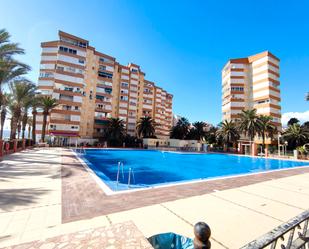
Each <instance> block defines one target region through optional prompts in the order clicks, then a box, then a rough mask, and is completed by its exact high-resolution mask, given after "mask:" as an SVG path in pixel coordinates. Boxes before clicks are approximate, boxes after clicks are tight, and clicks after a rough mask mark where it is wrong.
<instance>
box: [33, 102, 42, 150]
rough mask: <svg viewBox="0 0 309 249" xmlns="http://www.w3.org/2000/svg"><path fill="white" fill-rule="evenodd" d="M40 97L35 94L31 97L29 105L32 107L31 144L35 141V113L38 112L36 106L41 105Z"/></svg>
mask: <svg viewBox="0 0 309 249" xmlns="http://www.w3.org/2000/svg"><path fill="white" fill-rule="evenodd" d="M41 99H42V98H41V97H40V96H35V97H34V98H33V99H32V103H31V107H32V141H33V144H35V143H36V134H35V131H36V115H37V114H38V112H37V108H38V107H39V106H40V105H41Z"/></svg>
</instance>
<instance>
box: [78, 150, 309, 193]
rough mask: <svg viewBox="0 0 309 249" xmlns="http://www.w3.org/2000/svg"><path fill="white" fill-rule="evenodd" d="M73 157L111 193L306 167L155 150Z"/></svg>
mask: <svg viewBox="0 0 309 249" xmlns="http://www.w3.org/2000/svg"><path fill="white" fill-rule="evenodd" d="M77 154H78V156H79V157H80V158H81V159H82V160H83V161H84V162H85V163H86V164H87V166H88V167H89V168H90V169H91V170H92V171H93V172H94V173H95V174H96V175H97V176H98V177H99V178H100V179H101V180H103V181H104V183H105V184H106V185H107V186H108V187H109V188H110V189H111V190H113V191H120V190H126V189H134V188H145V187H155V186H160V185H165V184H171V183H181V182H187V181H192V180H202V179H212V178H219V177H227V176H234V175H242V174H248V173H259V172H265V171H270V170H278V169H286V168H293V167H299V166H306V165H309V163H306V162H301V161H292V160H277V159H264V158H257V157H248V156H237V155H228V154H212V153H209V154H197V153H188V152H185V153H179V152H167V151H157V150H156V151H152V150H124V149H123V150H122V149H85V150H83V153H79V152H78V150H77ZM117 179H118V181H117Z"/></svg>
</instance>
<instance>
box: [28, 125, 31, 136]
mask: <svg viewBox="0 0 309 249" xmlns="http://www.w3.org/2000/svg"><path fill="white" fill-rule="evenodd" d="M30 134H31V125H30V124H29V125H28V139H30Z"/></svg>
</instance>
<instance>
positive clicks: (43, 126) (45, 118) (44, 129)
mask: <svg viewBox="0 0 309 249" xmlns="http://www.w3.org/2000/svg"><path fill="white" fill-rule="evenodd" d="M47 115H48V113H46V112H43V124H42V136H41V140H42V142H43V143H44V142H45V132H46V123H47V122H46V121H47Z"/></svg>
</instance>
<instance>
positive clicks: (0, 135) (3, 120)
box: [0, 109, 6, 140]
mask: <svg viewBox="0 0 309 249" xmlns="http://www.w3.org/2000/svg"><path fill="white" fill-rule="evenodd" d="M5 117H6V110H5V109H2V110H1V116H0V122H1V130H0V139H1V140H2V138H3V129H4V122H5Z"/></svg>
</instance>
